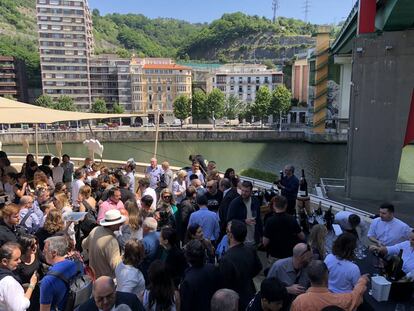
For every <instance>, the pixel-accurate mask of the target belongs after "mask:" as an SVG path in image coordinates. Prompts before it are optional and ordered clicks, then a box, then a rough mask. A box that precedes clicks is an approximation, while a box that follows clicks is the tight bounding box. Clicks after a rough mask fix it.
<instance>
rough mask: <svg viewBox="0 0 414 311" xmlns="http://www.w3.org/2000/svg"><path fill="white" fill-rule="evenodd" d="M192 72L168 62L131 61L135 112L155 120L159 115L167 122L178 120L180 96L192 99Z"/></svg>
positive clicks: (150, 60)
mask: <svg viewBox="0 0 414 311" xmlns="http://www.w3.org/2000/svg"><path fill="white" fill-rule="evenodd" d="M191 81H192V78H191V68H189V67H185V66H180V65H177V64H175V63H174V62H173V61H172V60H171V59H168V58H133V59H132V60H131V92H132V108H133V110H134V111H136V112H140V113H146V114H148V117H149V120H150V121H152V120H154V118H155V116H156V115H157V113H158V111H160V113H161V114H162V119H163V121H164V122H172V120H173V119H174V114H173V103H174V100H175V99H176V98H177V97H178V96H180V95H186V96H188V97H191Z"/></svg>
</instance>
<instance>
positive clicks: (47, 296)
mask: <svg viewBox="0 0 414 311" xmlns="http://www.w3.org/2000/svg"><path fill="white" fill-rule="evenodd" d="M78 267H79V264H78V263H76V262H74V261H72V260H68V259H65V260H63V261H61V262H58V263H56V264H54V265H53V266H52V267H50V269H49V271H56V272H59V273H61V274H62V275H63V276H64V277H66V279H68V280H70V279H71V278H73V277H74V276H75V275H76V273H77V271H78ZM82 272H83V271H82ZM67 293H68V285H66V284H65V282H63V281H62V280H61V279H59V278H57V277H55V276H53V275H47V274H46V275H45V276H44V278H43V279H42V282H41V283H40V304H43V305H49V304H50V305H51V308H50V309H51V310H54V308H55V307H56V306H57V307H58V308H59V310H63V309H64V306H65V304H66V296H67Z"/></svg>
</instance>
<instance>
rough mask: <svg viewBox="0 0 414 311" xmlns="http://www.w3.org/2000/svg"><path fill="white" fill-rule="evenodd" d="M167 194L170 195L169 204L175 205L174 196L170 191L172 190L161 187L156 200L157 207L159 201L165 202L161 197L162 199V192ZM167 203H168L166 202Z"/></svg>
mask: <svg viewBox="0 0 414 311" xmlns="http://www.w3.org/2000/svg"><path fill="white" fill-rule="evenodd" d="M166 193H167V194H169V195H171V201H170V203H171V205H175V200H174V196H173V193H172V191H171V190H170V189H168V188H164V189H162V191H161V193H160V199H159V200H158V204H157V207H158V205H160V204H161V203H167V202H165V201H164V200H163V199H162V197H163V196H164V194H166ZM167 204H168V203H167Z"/></svg>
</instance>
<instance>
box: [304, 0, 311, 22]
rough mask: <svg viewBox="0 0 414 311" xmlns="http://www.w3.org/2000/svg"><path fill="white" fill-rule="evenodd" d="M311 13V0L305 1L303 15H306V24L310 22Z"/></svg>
mask: <svg viewBox="0 0 414 311" xmlns="http://www.w3.org/2000/svg"><path fill="white" fill-rule="evenodd" d="M309 11H310V0H304V4H303V13H304V14H305V22H308V16H309Z"/></svg>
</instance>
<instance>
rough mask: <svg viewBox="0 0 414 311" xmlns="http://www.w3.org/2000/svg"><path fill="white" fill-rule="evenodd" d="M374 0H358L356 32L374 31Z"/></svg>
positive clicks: (375, 8)
mask: <svg viewBox="0 0 414 311" xmlns="http://www.w3.org/2000/svg"><path fill="white" fill-rule="evenodd" d="M376 13H377V1H376V0H359V12H358V34H363V33H372V32H374V31H375V15H376Z"/></svg>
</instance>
